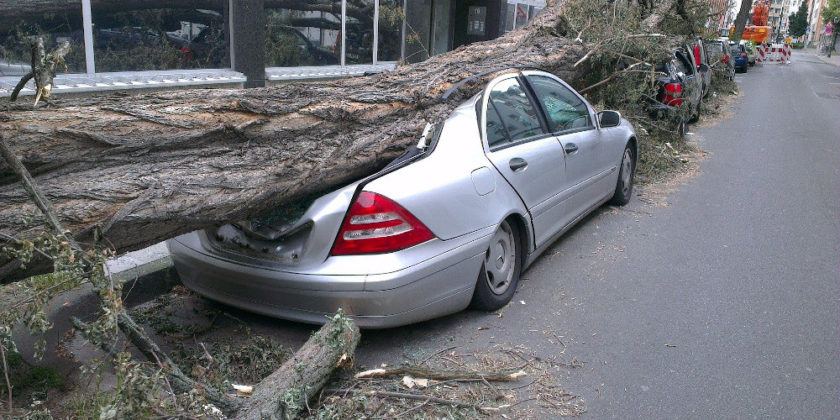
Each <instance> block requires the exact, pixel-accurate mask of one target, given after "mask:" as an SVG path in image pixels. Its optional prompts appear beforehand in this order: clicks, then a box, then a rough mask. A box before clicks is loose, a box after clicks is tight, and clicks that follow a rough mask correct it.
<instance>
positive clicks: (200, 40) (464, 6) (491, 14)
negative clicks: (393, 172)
mask: <svg viewBox="0 0 840 420" xmlns="http://www.w3.org/2000/svg"><path fill="white" fill-rule="evenodd" d="M56 3H62V2H58V1H57V2H56ZM114 4H119V3H117V2H93V3H92V2H91V0H81V3H70V2H67V3H66V5H65V6H62V7H60V8H58V9H56V8H55V7H52V8H50V9H49V10H47V9H44V10H43V11H39V10H38V7H36V6H32V7H30V6H26V7H24V6H20V10H17V9H10V10H6V11H4V12H3V13H0V78H3V77H18V78H19V77H20V76H21V75H24V74H26V73H27V72H28V71H29V62H30V48H29V44H30V41H31V40H33V39H35V38H37V37H41V38H42V39H44V41H45V43H46V46H47V49H48V50H50V49H52V48H54V47H55V46H57V45H59V44H61V43H63V42H69V43H70V45H71V50H70V53H69V54H68V55H67V56H66V57H65V61H66V63H67V69H68V72H69V73H70V74H71V75H73V74H75V75H86V76H88V77H89V79H90V80H91V81H92V82H90V83H94V84H96V80H98V79H100V78H111V79H113V78H114V77H123V76H125V77H127V78H130V77H128V76H130V75H137V77H142V76H143V74H144V72H146V73H148V72H152V73H155V72H156V73H155V74H158V73H161V72H162V74H170V73H171V74H174V75H176V76H179V77H178V78H175V79H173V77H174V76H173V77H170V78H169V79H162V80H165V81H169V82H173V83H172V84H175V85H178V84H182V83H181V81H182V80H183V78H180V75H185V74H186V75H193V74H197V73H196V72H200V73H201V74H211V73H212V72H214V71H216V72H220V73H219V74H227V73H224V72H225V71H227V72H234V73H237V74H240V75H241V76H243V77H245V78H246V79H247V81H246V82H245V85H246V86H262V85H264V84H265V82H266V80H285V78H288V77H287V76H289V77H290V75H291V76H295V77H297V76H301V77H306V76H307V75H321V76H323V77H337V76H345V75H353V74H362V73H365V72H369V71H380V70H382V69H385V68H388V67H389V66H390V67H391V68H392V67H393V66H394V65H395V64H396V62H398V61H407V62H416V61H422V60H425V59H426V58H428V57H429V56H431V55H436V54H440V53H443V52H446V51H450V50H452V49H454V48H457V47H458V46H460V45H464V44H468V43H471V42H477V41H485V40H489V39H493V38H496V37H498V36H499V35H501V34H503V33H505V32H507V31H510V30H513V29H514V28H517V27H519V26H522V25H524V24H525V23H526V22H527V21H528V20H530V19H531V18H532V17H533V16H534V15H535V14H536V13H538V12H539V11H540V10H542V8H544V7H545V1H544V0H182V1H172V0H170V1H164V0H157V1H156V0H145V1H142V2H125V3H123V4H119V5H118V6H116V7H115V6H114ZM327 69H328V70H329V71H327ZM167 72H168V73H167ZM148 74H151V73H148ZM115 75H117V76H115ZM185 77H187V76H185ZM291 78H294V77H291ZM124 79H125V78H124ZM125 80H128V79H125ZM120 83H128V84H130V83H132V82H131V81H125V82H120ZM161 83H165V82H161ZM0 90H2V86H0ZM0 93H2V92H0Z"/></svg>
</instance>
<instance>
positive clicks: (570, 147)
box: [563, 143, 578, 154]
mask: <svg viewBox="0 0 840 420" xmlns="http://www.w3.org/2000/svg"><path fill="white" fill-rule="evenodd" d="M563 148H564V149H566V154H570V153H574V152H577V151H578V147H577V145H576V144H574V143H566V146H565V147H563Z"/></svg>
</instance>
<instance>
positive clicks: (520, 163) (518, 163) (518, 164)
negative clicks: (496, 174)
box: [510, 158, 528, 172]
mask: <svg viewBox="0 0 840 420" xmlns="http://www.w3.org/2000/svg"><path fill="white" fill-rule="evenodd" d="M526 166H528V162H526V161H525V159H522V158H513V159H511V160H510V170H511V171H513V172H518V171H521V170H523V169H525V167H526Z"/></svg>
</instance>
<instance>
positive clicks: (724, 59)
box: [721, 54, 729, 63]
mask: <svg viewBox="0 0 840 420" xmlns="http://www.w3.org/2000/svg"><path fill="white" fill-rule="evenodd" d="M721 61H723V62H724V63H728V62H729V56H728V55H726V54H724V55H723V60H721Z"/></svg>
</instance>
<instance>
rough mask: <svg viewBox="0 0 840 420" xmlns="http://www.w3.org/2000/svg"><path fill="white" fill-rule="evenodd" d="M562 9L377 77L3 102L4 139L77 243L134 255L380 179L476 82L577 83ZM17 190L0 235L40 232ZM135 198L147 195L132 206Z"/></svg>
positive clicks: (6, 185) (0, 186) (1, 206)
mask: <svg viewBox="0 0 840 420" xmlns="http://www.w3.org/2000/svg"><path fill="white" fill-rule="evenodd" d="M560 10H561V8H560V6H559V3H557V2H554V3H551V4H550V7H547V8H546V10H545V11H544V13H542V14H541V15H540V16H537V17H536V18H535V19H534V20H533V21H532V22H531V23H530V24H529V25H527V26H526V27H525V28H521V29H520V30H517V31H514V32H511V33H508V34H506V35H505V36H503V37H500V38H498V39H496V40H493V41H489V42H483V43H476V44H471V45H468V46H465V47H461V48H458V49H457V50H455V51H451V52H449V53H447V54H442V55H438V56H434V57H432V58H431V59H429V60H427V61H425V62H422V63H418V64H415V65H411V66H401V67H399V68H398V69H396V70H395V71H392V72H388V73H383V74H379V75H375V76H369V77H363V78H355V79H346V80H340V81H330V82H321V83H309V84H288V85H282V86H277V87H270V88H264V89H250V90H221V89H220V90H195V89H193V90H185V91H169V92H155V93H147V94H142V95H138V96H131V97H125V96H116V95H112V96H107V97H96V98H87V99H78V100H64V101H62V102H61V103H55V102H54V103H53V106H51V107H49V108H47V109H36V110H32V109H27V108H24V107H20V106H15V105H11V104H0V115H2V116H3V117H4V118H0V121H1V120H4V119H7V120H8V121H7V122H5V123H3V133H4V134H2V135H3V136H4V138H5V139H6V141H7V143H8V145H9V148H10V149H12V150H13V151H14V152H15V153H17V154H19V155H21V156H22V161H23V163H24V164H25V165H26V166H27V167H28V168H29V169H30V170H31V171H32V172H33V173H36V174H37V176H36V177H37V179H38V183H39V184H40V185H41V186H42V188H43V190H44V193H45V195H46V196H48V197H49V198H50V199H51V200H52V201H53V203H54V204H55V206H56V208H57V209H58V210H59V211H58V213H59V218H60V219H61V221H62V223H63V225H64V227H66V228H68V229H70V230H71V231H73V232H74V233H76V234H77V238H78V239H79V240H83V241H85V240H89V239H90V237H91V233H92V232H93V230H94V228H95V227H96V226H110V229H109V230H108V232H107V236H106V238H105V239H106V240H108V241H109V242H110V243H113V244H114V246H115V247H116V248H117V250H118V251H125V250H131V249H136V248H139V247H143V246H146V245H149V244H152V243H155V242H158V241H160V240H163V239H167V238H170V237H173V236H176V235H178V234H181V233H185V232H188V231H191V230H196V229H200V228H204V227H207V226H211V225H213V224H214V223H217V222H225V221H230V220H241V219H247V218H251V217H254V216H256V215H259V214H261V213H263V212H265V211H266V210H269V209H273V208H276V207H278V206H282V205H284V204H288V203H292V202H294V201H295V200H298V199H299V198H301V197H304V196H307V195H310V194H313V193H320V192H323V191H325V190H329V189H332V188H335V187H337V186H340V185H342V184H346V183H348V182H350V181H353V180H355V179H358V178H360V177H363V176H365V175H368V174H370V173H372V172H373V171H376V170H377V169H378V168H381V167H382V166H384V165H385V164H386V163H388V162H389V161H390V160H392V159H393V158H394V157H396V156H397V155H399V154H400V153H401V152H402V151H403V150H404V149H405V147H406V146H407V145H409V144H412V143H414V142H415V141H416V139H417V137H418V136H419V135H420V133H421V132H422V128H423V126H424V125H425V124H426V122H427V121H436V120H439V119H441V118H442V117H444V116H445V115H447V114H448V113H449V112H451V110H452V109H453V108H454V107H455V106H456V105H457V104H458V102H459V101H462V100H463V99H465V98H468V97H470V96H471V95H473V94H474V93H475V92H476V91H477V89H478V87H479V86H480V85H481V84H482V83H483V81H477V82H475V83H470V84H467V85H465V86H464V87H462V88H461V89H460V90H459V91H458V92H457V95H456V97H454V98H452V99H451V100H450V101H447V102H444V101H442V100H441V99H440V97H441V95H442V94H443V92H445V91H446V89H448V88H449V87H450V86H452V85H453V84H454V83H457V82H458V81H460V80H462V79H463V78H465V77H468V76H470V75H473V74H476V73H481V72H484V71H487V70H493V69H500V68H505V67H510V66H514V65H533V66H537V67H542V68H545V69H547V70H549V71H552V72H554V73H556V74H559V75H560V76H561V77H563V78H565V79H566V80H568V81H571V82H573V83H574V82H575V80H576V79H577V77H578V76H579V75H580V74H581V73H580V72H581V70H578V69H573V68H572V64H573V63H574V62H575V61H577V60H578V59H579V58H580V57H581V56H582V51H585V49H584V48H585V46H584V45H581V44H577V43H573V42H571V41H569V40H568V39H566V38H564V37H561V36H559V35H558V34H557V32H556V31H555V30H554V28H555V27H556V26H557V25H558V24H559V23H560V21H561V18H562V16H561V15H560ZM161 122H165V123H164V124H161ZM14 181H16V179H15V178H14V177H11V176H10V175H9V168H8V167H7V166H6V165H2V164H0V229H1V230H3V231H5V232H7V233H9V234H12V235H14V236H23V237H25V236H27V234H30V233H31V232H33V231H34V230H35V227H31V226H25V225H23V224H21V223H20V222H19V221H18V218H19V216H20V215H22V214H26V213H27V212H31V211H32V210H34V208H33V207H32V205H31V204H30V203H29V201H28V198H27V196H26V194H25V192H24V191H23V190H22V189H20V187H19V186H18V185H17V184H16V182H14ZM141 194H147V195H148V199H147V200H143V201H142V202H133V203H131V202H132V200H135V199H137V198H138V197H140V196H141ZM129 203H131V204H129ZM121 209H126V210H125V211H122V212H120V210H121ZM129 210H130V211H129ZM118 213H119V217H114V216H115V215H117V214H118Z"/></svg>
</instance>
